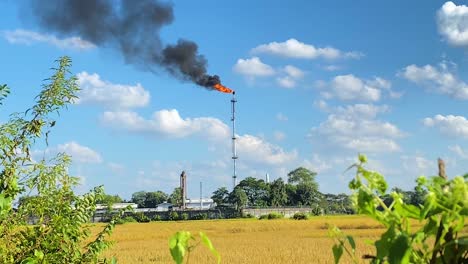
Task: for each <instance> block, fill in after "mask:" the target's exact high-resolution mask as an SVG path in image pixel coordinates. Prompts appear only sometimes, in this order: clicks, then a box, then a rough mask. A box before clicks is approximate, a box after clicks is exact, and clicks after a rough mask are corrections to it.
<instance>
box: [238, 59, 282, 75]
mask: <svg viewBox="0 0 468 264" xmlns="http://www.w3.org/2000/svg"><path fill="white" fill-rule="evenodd" d="M233 70H234V71H235V72H236V73H239V74H241V75H244V76H246V77H265V76H272V75H274V74H275V70H274V69H273V68H272V67H271V66H270V65H268V64H265V63H263V62H262V61H261V60H260V58H258V57H252V58H250V59H238V60H237V63H236V65H234V67H233Z"/></svg>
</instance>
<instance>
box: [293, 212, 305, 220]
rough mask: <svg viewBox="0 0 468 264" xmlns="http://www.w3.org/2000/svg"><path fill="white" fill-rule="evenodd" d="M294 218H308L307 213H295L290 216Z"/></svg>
mask: <svg viewBox="0 0 468 264" xmlns="http://www.w3.org/2000/svg"><path fill="white" fill-rule="evenodd" d="M292 219H294V220H307V219H309V215H308V214H306V213H295V214H294V215H293V217H292Z"/></svg>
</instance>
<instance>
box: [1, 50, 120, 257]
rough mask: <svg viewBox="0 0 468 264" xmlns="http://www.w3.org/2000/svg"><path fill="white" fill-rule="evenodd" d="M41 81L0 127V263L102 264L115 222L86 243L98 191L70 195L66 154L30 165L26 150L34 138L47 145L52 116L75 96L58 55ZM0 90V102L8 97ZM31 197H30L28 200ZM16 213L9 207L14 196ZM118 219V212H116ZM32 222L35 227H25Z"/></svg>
mask: <svg viewBox="0 0 468 264" xmlns="http://www.w3.org/2000/svg"><path fill="white" fill-rule="evenodd" d="M57 63H58V66H57V68H54V69H53V70H54V71H55V72H54V74H53V75H52V77H51V78H49V79H47V80H46V83H45V84H44V85H43V87H42V90H41V92H40V93H39V95H38V96H37V97H36V103H35V105H34V106H33V107H31V108H30V109H28V110H27V111H25V112H24V113H17V114H13V115H11V117H10V119H9V120H8V121H7V122H5V123H2V124H0V151H1V153H2V154H1V155H0V263H98V262H99V263H107V262H108V261H110V260H105V259H101V258H100V257H99V255H100V254H101V253H102V251H103V250H105V249H106V248H108V247H109V246H110V245H111V243H110V242H109V241H107V240H106V238H107V237H108V236H109V235H110V234H111V232H112V230H113V228H114V226H115V222H116V221H115V220H116V219H112V220H111V221H110V222H109V223H108V224H107V225H106V226H105V227H104V229H103V230H102V231H101V232H100V233H99V234H98V235H97V236H96V238H95V239H94V240H91V242H89V243H88V244H85V241H90V229H89V227H88V225H87V222H88V220H89V219H90V217H91V216H92V215H93V214H94V211H95V208H96V201H98V200H99V199H102V197H103V195H104V190H103V188H102V187H97V188H94V189H93V190H92V191H90V192H89V193H87V194H84V195H81V196H78V195H75V193H74V192H73V188H74V187H75V186H76V185H77V183H78V179H77V178H75V177H72V176H70V175H69V174H68V166H69V165H70V163H71V159H70V157H69V156H67V155H65V154H63V153H60V154H58V155H57V156H56V157H55V158H53V159H51V160H50V161H46V160H44V159H43V160H39V161H36V162H33V161H32V159H31V156H30V149H31V148H32V146H33V144H34V143H35V141H36V140H38V139H40V138H44V139H45V142H46V144H47V140H48V136H49V133H50V129H51V128H52V127H53V126H55V123H56V121H55V120H54V119H53V114H54V113H59V112H60V111H61V110H62V109H63V108H65V107H67V105H68V104H70V103H71V102H72V101H73V100H74V99H76V93H77V92H78V90H79V89H78V86H77V84H76V78H75V77H69V71H68V69H69V68H70V66H71V60H70V59H69V58H68V57H63V58H61V59H60V60H58V61H57ZM8 93H9V90H8V88H7V87H6V86H5V85H1V86H0V103H2V102H3V100H4V99H5V97H6V96H7V95H8ZM31 193H34V194H35V195H33V196H30V194H31ZM24 195H26V196H29V197H28V198H26V199H24V198H23V200H22V202H21V203H20V204H19V205H18V208H17V209H16V210H13V209H12V203H13V201H14V200H15V199H17V198H18V197H20V196H24ZM119 215H120V214H119ZM30 222H33V223H35V225H27V223H30Z"/></svg>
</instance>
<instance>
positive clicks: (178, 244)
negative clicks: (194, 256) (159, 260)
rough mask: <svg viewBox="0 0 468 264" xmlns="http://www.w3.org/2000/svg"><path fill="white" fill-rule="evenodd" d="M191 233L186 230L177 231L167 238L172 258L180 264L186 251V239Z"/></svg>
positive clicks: (189, 237) (190, 236)
mask: <svg viewBox="0 0 468 264" xmlns="http://www.w3.org/2000/svg"><path fill="white" fill-rule="evenodd" d="M191 238H192V235H191V234H190V232H188V231H179V232H177V233H175V234H174V235H173V236H172V237H171V238H170V239H169V251H170V252H171V256H172V259H173V260H174V261H175V262H176V263H177V264H181V263H182V262H183V261H184V257H185V253H186V252H187V251H188V241H189V240H190V239H191Z"/></svg>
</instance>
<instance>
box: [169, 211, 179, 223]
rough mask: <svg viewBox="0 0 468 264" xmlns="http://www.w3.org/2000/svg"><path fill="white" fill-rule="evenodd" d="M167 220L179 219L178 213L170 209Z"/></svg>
mask: <svg viewBox="0 0 468 264" xmlns="http://www.w3.org/2000/svg"><path fill="white" fill-rule="evenodd" d="M169 220H173V221H175V220H179V214H178V213H177V212H176V211H171V212H170V213H169Z"/></svg>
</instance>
